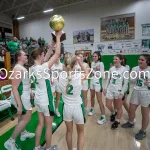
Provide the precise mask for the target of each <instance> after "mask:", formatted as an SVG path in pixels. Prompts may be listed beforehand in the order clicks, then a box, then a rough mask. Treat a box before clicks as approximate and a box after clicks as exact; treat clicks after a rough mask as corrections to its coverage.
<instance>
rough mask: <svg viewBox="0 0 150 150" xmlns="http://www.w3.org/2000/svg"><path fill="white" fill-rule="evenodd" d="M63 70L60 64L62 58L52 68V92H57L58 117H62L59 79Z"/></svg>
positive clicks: (56, 112)
mask: <svg viewBox="0 0 150 150" xmlns="http://www.w3.org/2000/svg"><path fill="white" fill-rule="evenodd" d="M62 70H63V64H62V63H61V62H60V58H58V59H57V61H56V63H55V64H53V66H52V67H51V75H52V77H51V81H52V82H51V83H52V84H51V87H52V92H53V93H55V92H56V111H55V114H56V116H57V117H60V116H61V115H60V113H59V111H58V106H59V101H60V95H61V92H60V89H59V86H58V82H59V81H58V77H59V74H60V73H61V72H62Z"/></svg>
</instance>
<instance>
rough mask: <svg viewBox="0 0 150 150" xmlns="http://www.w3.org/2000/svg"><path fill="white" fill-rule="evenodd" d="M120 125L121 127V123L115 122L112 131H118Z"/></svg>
mask: <svg viewBox="0 0 150 150" xmlns="http://www.w3.org/2000/svg"><path fill="white" fill-rule="evenodd" d="M119 125H120V122H118V121H115V122H114V123H113V124H112V126H111V129H112V130H115V129H118V127H119Z"/></svg>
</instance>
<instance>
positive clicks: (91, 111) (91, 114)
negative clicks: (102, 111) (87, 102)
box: [89, 108, 94, 116]
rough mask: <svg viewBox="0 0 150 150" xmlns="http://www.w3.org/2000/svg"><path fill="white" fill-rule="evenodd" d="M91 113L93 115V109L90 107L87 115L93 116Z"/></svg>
mask: <svg viewBox="0 0 150 150" xmlns="http://www.w3.org/2000/svg"><path fill="white" fill-rule="evenodd" d="M93 115H94V109H93V108H91V109H90V112H89V116H93Z"/></svg>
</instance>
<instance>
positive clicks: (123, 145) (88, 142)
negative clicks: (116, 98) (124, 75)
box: [0, 82, 150, 150]
mask: <svg viewBox="0 0 150 150" xmlns="http://www.w3.org/2000/svg"><path fill="white" fill-rule="evenodd" d="M104 83H105V82H104ZM132 89H133V88H132ZM131 91H132V90H130V93H131ZM129 99H130V95H129V96H128V102H129ZM103 101H104V102H105V97H104V96H103ZM89 109H90V91H89V92H88V110H89ZM99 116H100V111H99V107H98V104H97V102H96V103H95V114H94V116H92V117H89V116H87V123H86V124H85V145H84V150H101V149H102V150H150V126H149V127H148V129H147V137H146V138H145V139H144V140H143V141H137V140H135V138H134V135H135V134H136V133H137V132H138V130H139V129H140V128H141V113H140V107H139V108H138V110H137V112H136V125H135V128H134V129H123V128H121V127H120V128H119V129H118V130H111V122H110V121H109V116H110V113H109V111H108V109H107V108H106V117H107V122H106V123H105V124H104V125H101V126H100V125H98V124H97V120H98V119H99ZM127 119H128V114H127V112H126V111H125V110H124V113H123V117H122V120H121V123H124V122H126V120H127ZM15 124H16V121H13V122H12V121H10V120H9V119H8V120H5V121H4V122H3V123H0V136H1V135H2V134H3V133H5V132H6V131H8V130H9V129H10V128H12V127H13V126H14V125H15ZM65 134H66V126H65V123H62V124H61V125H60V127H59V128H58V129H57V130H56V132H55V133H54V134H53V139H52V144H53V145H54V144H58V149H59V150H67V145H66V140H65ZM76 143H77V134H76V127H75V125H74V133H73V147H76Z"/></svg>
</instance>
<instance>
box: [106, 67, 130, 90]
mask: <svg viewBox="0 0 150 150" xmlns="http://www.w3.org/2000/svg"><path fill="white" fill-rule="evenodd" d="M109 75H110V80H109V83H108V89H109V90H111V91H113V92H119V91H120V92H121V91H122V89H123V86H124V84H126V85H125V86H126V89H124V92H125V91H126V90H127V84H128V80H127V79H125V78H128V77H129V74H128V71H127V69H126V68H125V67H124V66H121V67H120V68H116V67H115V66H113V67H112V68H110V70H109Z"/></svg>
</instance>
